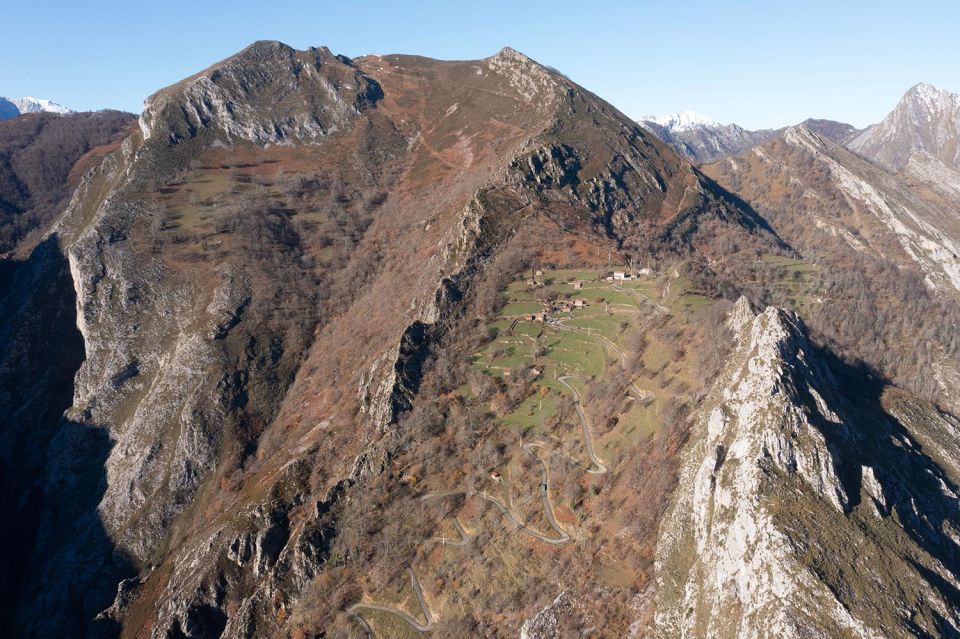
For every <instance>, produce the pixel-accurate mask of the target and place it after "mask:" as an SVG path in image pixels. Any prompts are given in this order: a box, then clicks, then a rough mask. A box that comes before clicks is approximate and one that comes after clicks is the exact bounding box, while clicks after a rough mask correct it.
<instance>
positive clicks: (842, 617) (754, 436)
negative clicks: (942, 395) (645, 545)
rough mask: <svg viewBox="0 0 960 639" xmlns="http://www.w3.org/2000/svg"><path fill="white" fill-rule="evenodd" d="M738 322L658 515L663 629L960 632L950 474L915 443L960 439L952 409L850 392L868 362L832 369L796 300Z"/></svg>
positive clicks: (739, 633)
mask: <svg viewBox="0 0 960 639" xmlns="http://www.w3.org/2000/svg"><path fill="white" fill-rule="evenodd" d="M731 322H732V323H733V324H734V326H733V328H734V329H736V330H737V331H738V332H739V334H740V337H739V343H738V345H737V347H736V351H735V354H734V355H733V356H732V357H731V361H730V364H729V365H728V367H727V369H726V372H725V373H724V374H723V376H722V377H721V378H720V380H718V384H717V386H716V388H715V390H714V391H713V392H712V394H711V396H710V397H708V398H707V401H706V403H705V406H704V408H703V409H701V411H700V412H699V414H698V415H697V416H696V418H695V419H696V422H695V425H694V427H693V432H692V434H691V443H690V444H689V448H688V451H687V453H686V460H685V462H684V465H683V470H682V471H681V477H680V480H679V484H678V489H677V492H676V494H675V497H674V501H673V504H672V506H671V509H670V511H669V512H668V513H667V515H666V516H665V519H664V521H663V524H662V527H661V533H660V535H661V536H660V541H659V544H658V551H657V575H658V585H659V591H658V594H657V613H656V622H657V632H658V636H660V637H664V638H666V637H808V636H827V637H839V636H856V637H881V636H882V637H893V636H904V637H906V636H925V637H926V636H929V637H934V636H946V635H952V634H955V633H956V632H958V628H960V610H958V609H957V607H956V605H955V602H954V600H953V598H952V596H951V594H950V593H951V592H952V591H953V589H954V588H956V584H957V583H958V580H957V577H958V575H960V572H958V568H960V565H958V563H957V561H956V557H957V550H958V546H957V544H958V541H960V539H956V538H953V539H951V538H949V537H950V533H949V531H950V530H952V529H953V527H954V526H955V525H956V522H957V521H958V518H960V509H958V502H957V494H956V485H955V484H953V483H952V480H951V479H948V477H949V476H950V475H948V473H947V472H945V471H944V470H943V469H942V468H941V467H939V466H937V465H936V463H935V462H934V461H933V459H932V458H931V457H927V456H926V454H925V453H924V452H921V450H925V449H921V446H920V445H919V443H918V441H919V439H918V438H923V437H924V435H921V434H919V433H928V432H929V428H931V427H934V428H936V432H937V434H938V436H946V438H947V439H949V440H951V441H954V442H955V441H956V440H957V434H956V432H952V433H949V434H948V432H949V431H950V429H951V428H952V421H951V420H950V419H949V418H946V417H945V416H943V415H941V414H939V413H938V412H937V411H936V410H935V409H933V408H932V407H931V406H929V405H924V404H923V403H922V402H915V403H913V404H912V406H913V407H914V409H915V410H916V412H917V413H918V414H917V415H916V417H917V419H915V420H913V423H907V422H906V420H903V419H902V418H901V417H897V416H896V415H897V414H898V413H899V409H892V405H894V404H895V405H901V400H898V401H896V402H894V401H891V400H890V399H886V400H883V401H881V399H880V398H879V397H876V396H869V394H868V393H866V392H864V390H863V389H861V391H860V393H861V395H860V396H859V397H856V396H852V395H850V394H849V389H850V387H851V385H852V384H854V383H856V381H855V380H856V377H857V375H858V374H857V373H854V372H851V371H843V372H841V373H840V374H841V375H842V376H843V377H842V378H839V379H838V378H837V377H836V374H837V373H836V372H835V371H834V370H833V369H832V368H831V367H830V366H828V365H827V363H826V362H825V361H824V360H823V359H822V358H821V355H820V354H819V352H818V351H817V349H815V348H813V347H812V346H811V345H810V343H809V342H808V340H807V338H806V335H805V332H804V329H803V326H802V324H801V323H800V322H799V320H798V318H797V317H796V316H795V315H793V314H791V313H788V312H785V311H783V310H780V309H777V308H772V307H771V308H768V309H767V310H766V311H764V312H763V313H761V314H760V315H758V316H756V317H755V318H752V319H748V318H745V317H744V314H743V312H742V309H741V311H740V312H738V313H736V314H735V315H733V316H732V318H731ZM848 376H849V377H848ZM884 404H887V405H888V406H890V407H891V408H889V409H885V408H884ZM920 415H922V417H921V416H920ZM915 428H916V429H918V430H914V429H915ZM951 446H952V445H951ZM949 472H950V473H951V474H952V472H953V471H952V469H951V470H950V471H949ZM919 475H926V476H927V477H926V478H924V479H921V480H919V481H918V476H919ZM890 601H897V602H900V605H898V606H896V607H894V606H890V605H889V602H890Z"/></svg>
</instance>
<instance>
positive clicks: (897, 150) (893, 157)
mask: <svg viewBox="0 0 960 639" xmlns="http://www.w3.org/2000/svg"><path fill="white" fill-rule="evenodd" d="M847 146H848V147H849V148H850V149H851V150H853V151H854V152H856V153H859V154H860V155H862V156H864V157H866V158H867V159H869V160H871V161H872V162H875V163H876V164H878V165H879V166H882V167H884V168H886V169H890V170H895V171H896V170H900V169H903V168H904V167H906V166H907V164H908V163H909V162H910V157H911V156H912V155H913V154H914V153H918V152H922V153H927V154H929V155H932V156H934V157H936V158H938V159H940V160H941V161H943V162H944V163H945V164H946V165H947V166H950V167H953V168H955V169H956V168H960V96H958V95H957V94H956V93H951V92H950V91H947V90H945V89H941V88H938V87H935V86H932V85H929V84H924V83H920V84H917V85H915V86H913V87H911V88H910V89H909V90H908V91H907V92H906V93H905V94H904V95H903V97H902V98H901V99H900V102H899V103H897V106H896V107H895V108H894V110H893V111H891V112H890V113H889V114H888V115H887V117H886V118H884V119H883V121H882V122H880V123H879V124H874V125H873V126H870V127H867V128H866V129H864V131H863V132H862V133H860V134H858V135H857V136H855V137H854V138H852V139H851V140H849V142H847Z"/></svg>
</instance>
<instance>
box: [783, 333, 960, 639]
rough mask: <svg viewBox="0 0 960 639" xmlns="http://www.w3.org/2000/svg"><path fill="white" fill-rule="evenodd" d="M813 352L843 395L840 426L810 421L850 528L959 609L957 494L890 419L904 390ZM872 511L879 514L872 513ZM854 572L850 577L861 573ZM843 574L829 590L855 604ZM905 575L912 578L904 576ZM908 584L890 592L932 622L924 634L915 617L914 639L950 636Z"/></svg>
mask: <svg viewBox="0 0 960 639" xmlns="http://www.w3.org/2000/svg"><path fill="white" fill-rule="evenodd" d="M816 350H817V351H818V352H817V353H816V357H817V358H818V359H821V360H822V361H825V362H826V363H827V367H828V368H829V371H830V373H832V375H833V377H834V380H835V382H836V389H837V391H839V392H838V393H837V395H838V397H842V398H843V399H842V400H839V399H836V400H835V401H836V402H837V404H836V405H838V406H842V408H843V410H842V411H841V412H840V414H841V415H843V416H844V420H843V421H844V424H843V425H842V426H839V427H838V425H837V424H835V423H830V422H827V420H826V419H824V418H823V417H822V416H821V415H817V414H815V415H812V421H813V422H814V423H815V425H816V426H817V428H818V430H819V431H820V432H821V433H822V434H823V436H824V438H825V439H826V441H827V443H828V446H829V448H830V450H831V454H832V455H833V457H834V463H835V465H836V467H837V470H838V475H839V479H840V481H841V482H842V484H843V488H844V490H845V492H846V493H847V495H848V496H849V503H848V507H847V509H846V511H847V512H846V513H845V517H846V519H847V524H846V525H849V526H853V527H855V528H856V529H857V530H859V531H862V532H863V533H864V534H865V535H866V539H867V540H869V543H872V544H877V545H879V546H880V547H881V549H882V552H883V553H893V554H894V555H896V556H898V557H899V558H900V560H902V561H903V562H904V565H905V566H910V567H912V568H914V569H915V570H916V572H917V574H919V575H920V576H921V577H922V579H923V580H924V581H926V582H927V584H928V585H929V587H930V588H932V589H933V590H934V591H936V592H938V593H939V594H940V596H941V597H942V598H943V600H944V601H945V602H947V604H948V605H950V606H952V607H954V609H955V610H960V590H958V589H957V588H956V587H955V586H953V585H952V584H951V580H957V579H958V577H960V552H958V551H960V545H958V543H957V541H955V539H956V538H957V537H956V532H955V531H960V501H958V498H957V495H958V494H960V489H958V486H957V485H956V484H955V483H954V481H953V480H952V479H951V478H950V477H949V476H948V475H947V473H946V472H945V471H944V469H943V468H942V467H941V466H940V465H939V464H938V463H937V462H936V461H935V459H934V457H935V454H934V456H931V454H929V453H928V451H925V450H924V448H923V446H922V445H921V444H920V443H919V441H918V438H917V434H916V433H914V432H913V431H912V430H911V428H910V427H909V426H908V425H907V424H904V423H903V422H902V421H901V420H900V419H899V418H898V417H897V416H895V415H894V414H893V411H892V410H891V409H890V405H891V402H897V401H902V400H900V399H898V398H897V397H896V396H894V397H891V396H890V392H893V393H899V391H891V387H890V386H889V384H888V382H887V381H886V380H884V379H883V378H881V377H880V376H878V375H875V374H873V373H871V372H870V371H868V370H865V369H863V368H857V367H854V366H851V365H849V364H847V363H845V362H843V361H842V360H840V359H839V358H838V357H836V356H835V355H833V354H832V353H830V352H829V351H827V350H825V349H816ZM800 390H801V393H802V394H804V395H806V397H805V398H804V399H805V403H807V405H808V406H811V407H812V406H816V405H817V404H816V402H815V400H814V398H813V397H812V396H810V394H809V390H808V389H800ZM911 401H914V402H917V406H923V407H924V409H925V410H929V411H930V413H929V414H928V415H927V416H926V418H927V419H939V418H940V417H939V413H938V412H937V409H936V408H935V407H933V406H932V405H929V404H926V403H925V402H920V401H919V400H915V399H911ZM828 402H829V403H831V404H832V403H833V402H832V401H830V400H828ZM917 427H918V425H914V428H917ZM919 427H922V425H921V426H919ZM864 469H871V470H872V475H873V477H875V479H876V484H877V485H879V487H880V491H881V499H879V500H878V499H876V498H875V496H874V495H875V493H876V488H871V486H869V485H865V484H866V480H865V476H866V475H865V470H864ZM871 491H872V493H873V494H872V493H871ZM863 500H869V501H870V502H872V504H871V506H870V510H864V509H862V508H861V509H860V510H859V512H860V513H861V514H860V515H858V516H856V517H854V515H853V511H854V510H855V509H857V508H858V506H860V505H861V504H862V502H863ZM864 505H865V504H864ZM874 508H875V509H876V510H875V512H876V515H873V514H868V513H870V512H873V509H874ZM858 552H860V551H858ZM864 560H866V556H865V557H864ZM931 560H932V561H931ZM935 564H940V565H941V566H942V567H943V568H944V569H945V570H946V571H947V572H948V573H949V575H950V578H949V579H948V578H946V577H945V576H944V575H942V574H939V573H938V571H937V570H935V569H934V567H933V566H934V565H935ZM849 568H851V569H852V570H853V573H857V572H859V571H860V570H862V569H863V568H862V567H860V568H855V567H852V566H851V567H849ZM871 569H873V567H871ZM838 574H839V575H841V580H840V581H838V582H837V583H834V584H831V587H832V588H833V589H834V591H835V593H837V594H838V595H840V596H841V599H843V598H844V597H845V596H847V595H849V596H850V597H853V598H856V597H860V596H863V593H858V592H856V588H854V587H853V586H852V585H851V584H850V583H845V580H844V579H843V578H842V575H843V572H842V570H841V572H839V573H838ZM903 577H904V579H905V580H906V579H908V577H907V576H906V575H904V576H903ZM907 583H908V582H907V581H904V582H902V583H900V582H899V581H898V583H895V584H886V586H885V587H888V588H890V592H899V594H900V595H903V596H904V598H905V600H904V601H903V602H902V603H903V605H904V606H906V608H907V609H910V610H911V611H912V614H913V615H919V616H921V617H925V618H926V619H927V622H928V623H927V624H926V626H925V627H926V628H927V630H924V627H922V626H921V625H919V624H917V623H915V621H917V620H916V619H912V618H911V619H907V620H906V623H908V625H910V626H911V627H912V628H913V629H914V634H915V636H918V637H932V636H937V635H935V634H930V632H931V631H932V630H933V629H934V628H939V629H940V630H941V631H942V632H946V634H943V635H941V636H947V635H949V634H950V633H952V632H954V630H952V626H951V625H950V624H949V622H947V621H946V620H945V619H944V618H943V617H942V616H941V613H940V612H939V611H938V610H936V609H935V606H934V605H933V604H931V605H930V606H927V604H926V602H925V601H924V598H923V596H922V595H918V596H916V597H914V595H915V594H916V592H915V591H913V590H911V589H910V587H909V586H905V584H907ZM843 593H846V594H843ZM845 603H850V602H845ZM918 607H919V608H918ZM931 626H932V628H931Z"/></svg>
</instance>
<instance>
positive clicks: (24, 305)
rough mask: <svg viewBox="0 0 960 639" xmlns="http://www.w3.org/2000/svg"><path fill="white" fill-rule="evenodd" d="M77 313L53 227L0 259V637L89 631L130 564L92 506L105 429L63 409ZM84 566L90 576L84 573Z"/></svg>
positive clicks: (73, 362)
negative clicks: (15, 254)
mask: <svg viewBox="0 0 960 639" xmlns="http://www.w3.org/2000/svg"><path fill="white" fill-rule="evenodd" d="M76 319H77V318H76V295H75V292H74V287H73V282H72V280H71V276H70V271H69V268H68V265H67V261H66V259H65V256H64V255H63V253H62V251H61V249H60V247H59V242H58V240H57V238H56V236H51V237H50V238H48V239H46V240H44V241H43V242H42V243H41V244H39V245H38V246H37V247H36V249H35V250H34V251H33V252H32V253H31V255H30V257H29V258H28V259H27V260H24V261H20V262H17V261H12V260H6V261H3V262H0V508H2V511H0V512H3V513H4V517H3V518H2V521H0V635H2V636H11V637H12V636H84V635H89V634H91V633H93V632H94V627H93V626H92V625H91V621H92V619H93V617H94V616H95V615H96V614H97V613H98V612H99V611H100V610H102V609H103V608H105V607H106V606H108V605H109V604H110V602H111V601H112V599H113V595H114V593H115V591H116V584H117V582H118V581H119V579H118V577H119V576H125V575H128V574H130V573H131V572H132V571H131V566H130V565H129V563H128V562H127V561H126V559H124V558H123V557H121V556H119V555H117V554H116V553H115V552H114V548H113V546H112V543H111V542H110V540H109V538H108V536H107V534H106V532H105V530H104V528H103V526H102V524H101V522H100V520H99V516H98V514H97V512H96V505H97V504H98V503H99V501H100V498H101V497H102V495H103V492H104V489H105V487H106V477H105V471H104V462H105V460H106V458H107V455H108V453H109V450H110V446H111V444H110V441H109V438H108V436H107V432H106V430H105V429H103V428H97V427H92V426H85V425H82V424H77V423H75V422H70V421H65V420H64V418H63V414H64V412H65V411H66V410H67V409H68V408H69V407H70V405H71V404H72V402H73V384H74V377H75V375H76V373H77V371H78V370H79V368H80V365H81V364H82V363H83V360H84V357H85V353H84V343H83V338H82V336H81V335H80V332H79V331H78V330H77V322H76ZM54 568H56V570H54ZM91 568H96V573H97V578H96V579H93V580H89V579H87V580H86V582H84V581H85V580H84V579H83V578H82V575H84V574H89V573H91ZM61 595H62V596H61Z"/></svg>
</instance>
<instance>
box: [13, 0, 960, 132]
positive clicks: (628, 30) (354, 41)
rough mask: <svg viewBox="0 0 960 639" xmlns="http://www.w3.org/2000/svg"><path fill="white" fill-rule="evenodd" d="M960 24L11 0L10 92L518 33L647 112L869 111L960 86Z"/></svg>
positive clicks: (794, 6)
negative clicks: (912, 90)
mask: <svg viewBox="0 0 960 639" xmlns="http://www.w3.org/2000/svg"><path fill="white" fill-rule="evenodd" d="M958 25H960V3H958V2H910V3H906V2H903V3H899V2H897V3H895V2H883V1H874V2H859V1H851V0H833V1H832V2H820V1H811V2H783V1H778V0H767V1H764V2H753V1H743V2H723V1H721V0H716V1H714V2H700V1H698V0H687V1H685V2H672V3H671V2H667V1H666V0H661V1H660V2H656V3H654V2H609V1H604V0H590V1H586V2H566V1H564V0H553V1H550V2H535V1H528V2H519V1H514V2H500V1H498V0H485V1H483V2H457V1H456V0H453V1H450V0H448V1H446V2H414V1H407V2H403V1H394V2H350V1H349V0H338V1H337V2H326V1H323V0H314V1H313V2H299V1H298V2H283V1H281V0H275V1H270V0H260V1H258V2H251V1H247V0H234V1H232V2H219V1H204V0H195V1H194V2H182V1H179V0H167V1H164V0H154V1H149V0H148V1H140V2H129V1H128V2H114V1H112V0H108V1H104V2H97V1H96V0H93V1H89V0H88V1H81V2H77V1H73V2H61V1H60V0H48V1H43V0H41V1H32V2H29V1H28V2H9V3H5V6H3V7H2V8H0V60H2V61H3V62H2V66H0V95H7V96H9V97H21V96H24V95H32V96H36V97H45V98H50V99H52V100H54V101H57V102H61V103H63V104H65V105H67V106H69V107H72V108H74V109H98V108H106V107H115V108H122V109H126V110H130V111H139V110H140V107H141V104H142V102H143V99H144V98H145V97H147V96H148V95H149V94H150V93H152V92H153V91H155V90H156V89H158V88H160V87H162V86H165V85H167V84H170V83H172V82H175V81H177V80H179V79H181V78H183V77H184V76H187V75H189V74H191V73H195V72H196V71H199V70H201V69H203V68H205V67H206V66H209V65H210V64H211V63H213V62H215V61H217V60H220V59H223V58H225V57H227V56H229V55H231V54H232V53H234V52H236V51H238V50H239V49H242V48H243V47H244V46H246V45H247V44H249V43H250V42H252V41H254V40H258V39H277V40H282V41H284V42H286V43H287V44H290V45H292V46H295V47H297V48H304V47H307V46H310V45H327V46H329V47H330V48H331V49H332V50H333V51H334V52H337V53H343V54H345V55H348V56H358V55H362V54H364V53H374V52H375V53H415V54H420V55H426V56H430V57H436V58H443V59H471V58H480V57H486V56H488V55H491V54H493V53H494V52H496V51H497V50H498V49H499V48H500V47H503V46H506V45H509V46H512V47H514V48H515V49H518V50H520V51H523V52H524V53H526V54H527V55H530V56H531V57H533V58H535V59H537V60H539V61H540V62H542V63H544V64H548V65H551V66H553V67H556V68H558V69H560V70H561V71H563V72H564V73H566V74H567V75H568V76H570V77H571V78H572V79H573V80H575V81H576V82H578V83H580V84H582V85H583V86H585V87H586V88H588V89H590V90H592V91H593V92H595V93H597V94H599V95H600V96H601V97H603V98H605V99H607V100H608V101H609V102H611V103H613V104H614V105H615V106H617V107H619V108H620V109H621V110H622V111H624V112H625V113H626V114H627V115H630V116H632V117H640V116H643V115H646V114H660V113H666V112H670V111H678V110H682V109H688V108H689V109H694V110H696V111H700V112H702V113H704V114H705V115H708V116H710V117H712V118H714V119H716V120H720V121H722V122H729V121H736V122H738V123H740V124H742V125H744V126H747V127H750V128H760V127H774V126H781V125H785V124H791V123H795V122H798V121H800V120H803V119H805V118H806V117H830V118H833V119H838V120H845V121H848V122H851V123H853V124H855V125H858V126H863V125H866V124H869V123H871V122H875V121H877V120H879V119H880V118H882V117H883V115H884V114H885V113H886V112H887V111H889V110H890V109H891V108H892V107H893V105H894V104H895V103H896V101H897V99H898V98H899V96H900V95H901V94H902V93H903V92H904V91H905V90H906V89H907V88H908V87H910V86H911V85H913V84H915V83H916V82H919V81H925V82H929V83H932V84H936V85H938V86H942V87H944V88H948V89H950V90H953V91H960V37H958V36H957V28H958Z"/></svg>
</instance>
